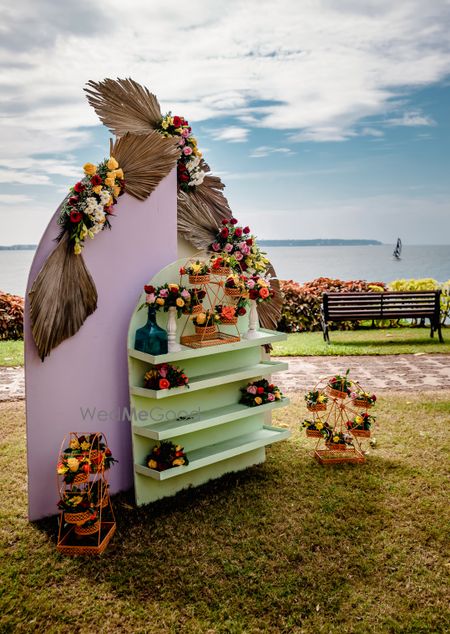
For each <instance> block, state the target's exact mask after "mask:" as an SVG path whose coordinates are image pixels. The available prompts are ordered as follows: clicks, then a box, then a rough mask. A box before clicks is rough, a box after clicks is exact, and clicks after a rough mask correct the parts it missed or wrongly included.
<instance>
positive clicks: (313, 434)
mask: <svg viewBox="0 0 450 634" xmlns="http://www.w3.org/2000/svg"><path fill="white" fill-rule="evenodd" d="M306 435H307V436H308V438H322V434H321V433H320V431H319V430H318V429H307V430H306Z"/></svg>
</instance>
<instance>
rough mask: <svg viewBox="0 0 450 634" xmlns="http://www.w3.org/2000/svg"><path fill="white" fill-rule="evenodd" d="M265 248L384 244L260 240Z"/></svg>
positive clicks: (376, 241) (367, 241)
mask: <svg viewBox="0 0 450 634" xmlns="http://www.w3.org/2000/svg"><path fill="white" fill-rule="evenodd" d="M258 244H260V245H261V246H263V247H358V246H367V245H374V244H383V243H382V242H380V241H379V240H322V239H321V238H320V239H317V240H258Z"/></svg>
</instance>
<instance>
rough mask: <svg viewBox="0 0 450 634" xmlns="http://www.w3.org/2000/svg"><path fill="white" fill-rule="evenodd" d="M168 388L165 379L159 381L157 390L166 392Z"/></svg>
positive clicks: (168, 384)
mask: <svg viewBox="0 0 450 634" xmlns="http://www.w3.org/2000/svg"><path fill="white" fill-rule="evenodd" d="M169 387H170V383H169V381H168V380H167V379H159V389H160V390H167V388H169Z"/></svg>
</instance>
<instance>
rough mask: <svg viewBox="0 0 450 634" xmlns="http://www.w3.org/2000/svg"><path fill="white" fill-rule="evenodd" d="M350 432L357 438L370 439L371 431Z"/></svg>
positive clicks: (353, 430)
mask: <svg viewBox="0 0 450 634" xmlns="http://www.w3.org/2000/svg"><path fill="white" fill-rule="evenodd" d="M349 431H350V433H351V434H352V436H355V437H357V438H370V429H349Z"/></svg>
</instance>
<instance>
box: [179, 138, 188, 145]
mask: <svg viewBox="0 0 450 634" xmlns="http://www.w3.org/2000/svg"><path fill="white" fill-rule="evenodd" d="M185 143H186V141H185V140H184V139H183V137H181V139H180V140H179V141H178V145H179V147H183V145H185Z"/></svg>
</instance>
